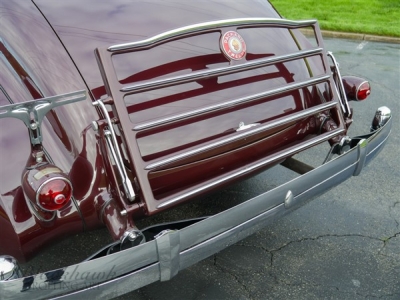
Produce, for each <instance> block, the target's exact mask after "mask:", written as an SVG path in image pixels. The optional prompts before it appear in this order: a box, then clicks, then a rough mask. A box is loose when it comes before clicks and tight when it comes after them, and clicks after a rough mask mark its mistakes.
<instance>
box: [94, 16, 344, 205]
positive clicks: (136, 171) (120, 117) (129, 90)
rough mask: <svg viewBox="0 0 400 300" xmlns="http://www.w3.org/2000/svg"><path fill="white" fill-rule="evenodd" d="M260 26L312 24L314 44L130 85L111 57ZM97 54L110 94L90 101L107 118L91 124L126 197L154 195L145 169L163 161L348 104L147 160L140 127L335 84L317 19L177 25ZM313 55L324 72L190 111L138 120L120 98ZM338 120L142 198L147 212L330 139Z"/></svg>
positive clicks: (326, 105) (309, 110) (321, 108)
mask: <svg viewBox="0 0 400 300" xmlns="http://www.w3.org/2000/svg"><path fill="white" fill-rule="evenodd" d="M263 27H269V28H271V27H272V28H285V29H298V28H304V27H312V28H313V30H314V36H315V39H316V42H317V47H315V48H312V49H307V50H299V51H296V52H294V53H290V54H286V55H278V56H269V57H265V58H261V59H255V60H251V61H246V60H243V61H240V62H239V63H235V64H231V65H229V66H227V67H225V68H215V69H210V70H200V71H193V72H191V73H190V74H187V75H180V76H170V77H167V78H162V79H157V80H150V81H143V82H138V83H135V84H133V85H128V86H126V85H124V84H122V83H121V82H120V81H119V80H118V78H117V76H116V71H115V68H114V65H113V62H112V56H114V55H120V54H125V53H131V52H136V51H142V50H148V49H151V48H154V47H157V46H160V45H162V44H165V43H167V42H171V41H175V40H179V39H183V38H187V37H191V36H194V35H199V34H205V33H211V32H220V33H221V34H223V33H224V32H226V31H228V30H238V29H243V28H263ZM95 54H96V58H97V62H98V65H99V68H100V72H101V75H102V78H103V81H104V84H105V88H106V92H107V94H108V98H107V99H104V100H97V101H96V102H95V103H94V104H95V105H100V106H101V108H102V110H103V113H104V114H105V115H106V116H105V117H106V118H105V120H104V121H103V122H97V124H95V127H96V129H100V130H99V134H100V136H102V137H103V138H104V140H106V141H107V143H108V150H107V151H108V155H107V157H109V156H111V157H112V159H111V160H110V165H111V164H112V163H114V164H115V165H116V166H117V170H118V174H119V177H120V179H121V180H122V183H123V186H124V191H120V190H119V188H118V187H116V189H117V191H118V192H119V193H120V194H121V195H125V196H126V197H127V198H128V199H129V200H130V202H133V201H134V200H135V197H136V196H137V193H138V192H139V190H140V195H141V197H143V198H144V199H142V200H146V199H153V200H155V197H154V195H153V193H152V189H151V186H150V182H149V179H148V174H149V172H150V171H152V170H155V169H157V168H159V167H161V166H166V165H168V164H169V163H171V162H177V161H179V160H182V159H184V158H187V157H189V156H193V155H194V154H197V153H200V152H202V151H205V150H208V149H212V148H215V147H218V146H220V145H222V144H226V143H228V142H231V141H234V140H238V139H241V138H243V137H246V136H251V135H254V134H256V133H258V132H260V131H264V130H268V129H271V128H276V127H278V126H281V125H285V124H288V123H290V122H295V121H299V120H302V119H304V118H307V117H310V116H314V115H317V114H318V113H321V112H324V111H327V110H330V109H337V110H341V108H347V105H346V104H345V103H341V102H340V101H342V99H341V98H339V97H337V96H335V97H334V101H328V102H326V103H322V104H320V105H316V106H314V107H311V108H307V109H305V110H303V111H300V112H295V113H292V114H291V115H290V116H287V117H282V118H278V119H275V120H274V121H272V122H268V123H266V124H264V125H262V126H257V127H254V128H251V129H248V130H246V131H238V132H236V133H235V134H234V135H233V136H231V137H228V138H222V139H219V140H217V141H214V142H212V143H208V144H204V145H200V146H196V147H194V148H192V149H189V150H181V151H177V152H175V153H173V154H169V155H166V156H165V157H161V158H157V159H153V160H150V161H144V160H143V158H142V156H141V153H140V150H139V146H138V144H137V141H136V140H137V135H138V133H140V132H143V131H144V130H148V129H154V128H160V127H163V126H167V125H169V124H172V123H175V122H180V121H182V120H185V121H187V120H190V119H192V118H194V117H197V116H199V115H207V114H211V113H214V112H216V111H220V110H224V109H227V108H229V107H232V106H233V105H237V104H242V103H250V102H254V101H257V100H259V99H262V98H265V97H271V96H277V95H282V94H284V93H287V92H291V91H296V90H299V89H302V88H305V87H309V86H313V85H316V84H320V83H329V84H331V85H332V84H334V81H333V79H332V75H331V70H330V66H329V63H328V59H327V55H326V53H325V51H324V47H323V42H322V36H321V32H320V30H319V26H318V23H317V21H316V20H307V21H291V20H285V19H275V18H240V19H228V20H220V21H215V22H206V23H200V24H195V25H191V26H185V27H181V28H178V29H175V30H171V31H167V32H164V33H161V34H158V35H156V36H153V37H151V38H148V39H144V40H141V41H137V42H132V43H125V44H118V45H113V46H110V47H107V48H97V49H96V51H95ZM317 55H318V56H320V57H321V60H322V62H323V65H324V68H325V74H323V75H319V76H315V77H312V78H310V79H307V80H303V81H299V82H295V83H289V84H287V85H284V86H281V87H278V88H275V89H272V90H267V91H265V92H262V93H258V94H254V95H250V96H246V97H242V98H238V99H233V100H229V101H225V102H221V103H218V104H214V105H209V106H205V107H201V108H197V109H192V110H190V109H189V110H187V111H185V112H181V113H178V114H175V115H171V116H168V117H162V118H159V119H156V120H152V121H146V122H141V123H135V122H132V121H131V120H130V118H129V112H128V110H127V107H126V104H125V102H124V97H125V96H128V95H133V94H138V93H142V92H145V91H149V90H153V89H159V88H165V87H170V86H175V85H180V84H183V83H188V82H194V81H198V80H201V79H206V78H207V79H208V78H213V77H218V76H222V75H227V74H233V73H238V72H243V71H248V70H253V69H256V68H260V67H266V66H270V65H274V64H277V63H284V62H289V61H293V60H298V59H305V58H307V57H311V56H317ZM104 104H106V105H110V106H111V109H112V118H110V117H109V116H108V112H107V109H106V108H105V106H104ZM342 121H343V120H341V122H340V123H341V124H338V128H337V129H335V130H333V131H330V132H327V133H323V134H321V135H319V136H318V137H317V138H315V139H312V140H308V141H303V142H302V143H301V144H300V145H297V146H296V147H289V148H287V149H286V150H285V151H283V152H280V153H279V155H277V156H274V157H273V158H271V157H267V158H266V159H265V160H263V161H257V162H255V163H254V164H253V165H250V166H248V167H247V168H245V169H244V170H239V171H237V172H234V173H233V174H230V175H226V176H222V177H218V178H217V179H214V180H213V181H210V182H208V183H206V184H203V185H201V186H195V187H194V188H191V189H188V190H185V191H183V192H180V193H178V194H174V195H170V196H168V197H166V198H163V199H157V201H156V202H157V204H154V203H155V201H150V202H148V201H146V203H147V204H148V205H147V208H146V209H147V211H148V212H154V211H156V210H158V209H161V208H165V207H168V206H170V205H172V204H175V203H178V202H181V201H183V200H185V199H187V198H189V197H192V196H195V195H198V194H199V193H201V192H203V191H205V190H209V189H211V188H212V187H213V186H215V185H220V184H222V183H224V182H226V181H228V180H230V179H233V178H235V177H236V176H241V175H244V174H246V173H248V172H252V171H255V170H257V169H260V168H262V167H263V166H265V165H267V164H270V163H273V162H277V161H279V160H282V159H284V158H286V157H288V156H291V155H293V154H295V153H297V152H299V151H301V150H303V149H305V148H308V147H311V146H314V145H316V144H318V143H321V142H322V141H326V140H329V139H331V138H333V137H335V136H337V135H339V134H343V133H344V131H345V129H344V124H343V122H342ZM115 124H118V126H120V129H121V132H123V135H124V136H123V137H122V138H121V139H122V140H123V147H125V149H124V150H125V151H124V152H125V153H126V154H127V156H128V157H129V158H128V160H129V169H130V170H132V171H133V177H135V178H136V179H135V180H137V185H136V187H135V189H136V193H135V191H134V190H133V184H132V180H131V179H130V178H129V176H128V175H127V174H126V171H125V170H124V169H125V167H124V166H125V165H126V163H127V162H126V161H125V162H124V160H123V158H122V155H121V152H123V151H122V150H120V149H119V147H120V146H121V143H120V144H118V142H117V137H116V135H115V133H114V130H112V127H113V126H114V125H115ZM105 148H107V147H105ZM115 182H117V180H115ZM139 187H140V188H139ZM122 202H124V201H122ZM149 203H150V204H149ZM123 205H124V209H125V210H126V211H128V212H129V210H130V204H129V203H124V204H123Z"/></svg>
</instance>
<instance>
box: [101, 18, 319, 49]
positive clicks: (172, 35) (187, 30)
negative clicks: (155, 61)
mask: <svg viewBox="0 0 400 300" xmlns="http://www.w3.org/2000/svg"><path fill="white" fill-rule="evenodd" d="M316 23H317V20H304V21H292V20H286V19H278V18H237V19H227V20H219V21H211V22H204V23H198V24H194V25H189V26H184V27H181V28H177V29H173V30H169V31H166V32H163V33H160V34H158V35H155V36H153V37H150V38H148V39H145V40H141V41H137V42H131V43H124V44H118V45H113V46H110V47H109V48H108V51H110V52H114V53H118V52H123V51H130V50H136V51H137V50H144V49H149V48H151V47H154V46H156V45H158V44H161V43H164V42H166V41H169V40H172V39H176V38H183V37H185V36H188V35H192V34H194V33H203V32H210V31H215V30H217V29H218V28H222V27H233V26H235V27H240V28H246V27H263V26H272V27H285V28H288V29H295V28H300V27H308V26H312V25H314V24H316Z"/></svg>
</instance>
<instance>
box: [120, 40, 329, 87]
mask: <svg viewBox="0 0 400 300" xmlns="http://www.w3.org/2000/svg"><path fill="white" fill-rule="evenodd" d="M322 51H323V48H315V49H310V50H303V51H298V52H295V53H290V54H286V55H279V56H272V57H268V58H263V59H257V60H253V61H249V62H246V63H243V64H240V65H232V66H228V67H225V68H216V69H212V70H206V71H197V72H192V73H191V74H188V75H181V76H176V77H171V78H166V79H161V80H153V81H150V82H145V83H139V84H135V85H132V86H127V87H123V88H121V92H124V93H126V95H130V94H134V93H140V92H146V91H149V90H152V89H156V88H157V89H159V88H165V87H169V86H173V85H178V84H183V83H187V82H191V81H196V80H200V79H208V78H212V77H217V76H223V75H229V74H233V73H238V72H243V71H249V70H253V69H256V68H262V67H266V66H269V65H272V64H275V63H284V62H287V61H291V60H295V59H301V58H306V57H309V56H313V55H318V54H319V55H321V54H322Z"/></svg>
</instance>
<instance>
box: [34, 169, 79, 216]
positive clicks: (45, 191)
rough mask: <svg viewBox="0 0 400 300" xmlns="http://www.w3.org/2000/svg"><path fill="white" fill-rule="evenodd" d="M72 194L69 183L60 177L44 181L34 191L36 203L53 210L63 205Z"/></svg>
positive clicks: (45, 208)
mask: <svg viewBox="0 0 400 300" xmlns="http://www.w3.org/2000/svg"><path fill="white" fill-rule="evenodd" d="M71 196H72V186H71V183H70V182H69V181H68V180H66V179H65V178H62V177H58V178H57V177H56V178H51V179H50V180H48V181H45V182H44V183H43V184H42V185H41V186H40V188H39V189H38V191H37V193H36V203H37V205H39V207H40V208H43V209H44V210H48V211H54V210H58V209H61V208H62V207H64V206H65V205H66V204H67V203H68V202H69V201H70V200H71Z"/></svg>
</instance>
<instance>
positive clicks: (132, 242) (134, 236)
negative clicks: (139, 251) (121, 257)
mask: <svg viewBox="0 0 400 300" xmlns="http://www.w3.org/2000/svg"><path fill="white" fill-rule="evenodd" d="M145 242H146V238H145V236H144V235H143V233H142V232H141V231H140V230H138V229H136V228H135V229H131V230H128V231H125V232H124V234H123V236H122V237H121V244H120V250H125V249H128V248H131V247H134V246H137V245H140V244H143V243H145Z"/></svg>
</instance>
